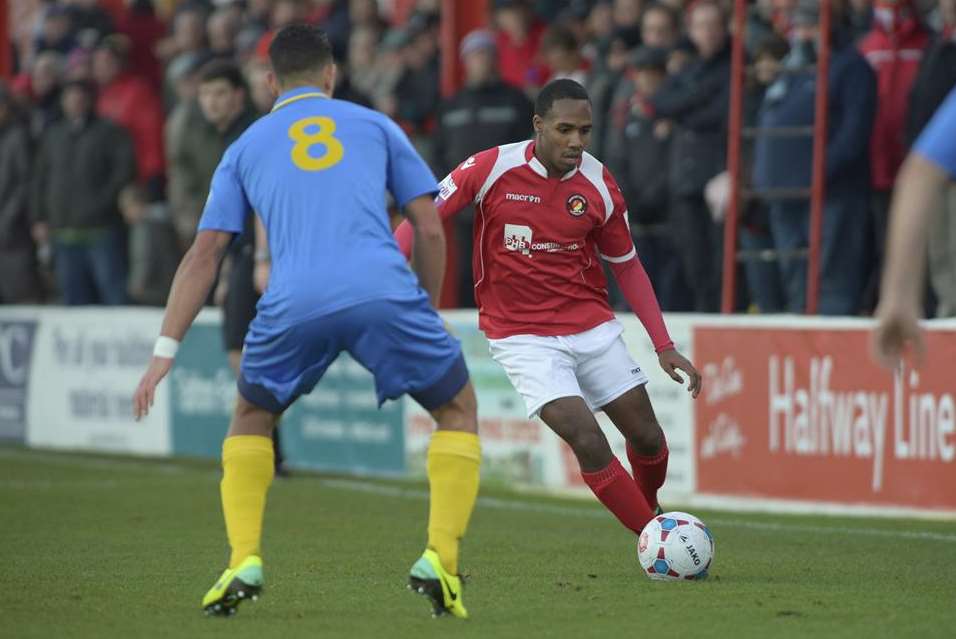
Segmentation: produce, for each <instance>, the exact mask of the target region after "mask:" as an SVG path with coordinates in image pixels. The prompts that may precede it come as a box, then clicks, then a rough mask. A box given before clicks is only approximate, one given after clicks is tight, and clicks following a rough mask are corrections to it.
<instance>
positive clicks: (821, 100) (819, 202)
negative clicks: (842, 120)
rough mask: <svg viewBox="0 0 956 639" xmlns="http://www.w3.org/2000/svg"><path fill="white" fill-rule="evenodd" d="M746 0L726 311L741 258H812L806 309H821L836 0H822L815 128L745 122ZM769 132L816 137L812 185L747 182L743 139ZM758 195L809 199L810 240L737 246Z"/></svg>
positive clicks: (737, 49)
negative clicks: (800, 245)
mask: <svg viewBox="0 0 956 639" xmlns="http://www.w3.org/2000/svg"><path fill="white" fill-rule="evenodd" d="M747 6H748V3H747V1H746V0H734V18H733V27H734V30H733V32H734V38H733V44H732V46H733V50H732V59H731V77H730V83H731V84H730V112H729V113H730V117H729V122H728V131H727V138H728V139H727V171H728V174H729V176H730V202H729V206H728V208H727V217H726V220H725V224H724V255H723V260H724V263H723V290H722V295H721V312H722V313H732V312H733V311H734V300H735V299H736V293H737V263H738V262H746V261H752V260H762V261H774V260H780V259H793V258H797V259H800V258H805V259H807V262H808V263H807V301H806V307H805V308H806V313H807V314H808V315H813V314H815V313H816V312H817V301H818V298H819V290H820V289H819V284H820V277H819V274H820V232H821V227H822V224H823V204H824V200H825V197H826V143H827V106H828V105H827V98H828V93H829V85H830V83H829V70H830V46H831V43H830V31H831V24H832V7H831V0H820V34H821V37H820V47H819V52H818V56H817V64H816V78H817V79H816V84H817V94H816V104H815V107H814V109H815V112H814V122H813V126H812V127H775V128H766V127H744V125H743V118H744V81H745V78H746V72H747V68H746V67H747V62H746V59H745V51H744V32H745V30H746V24H747ZM764 136H778V137H779V136H786V137H793V136H812V137H813V175H812V182H811V186H810V188H809V189H764V190H754V189H751V188H749V187H746V186H745V185H743V184H742V183H741V182H742V178H741V174H742V159H741V156H742V153H741V150H742V146H743V142H744V139H748V140H753V139H756V138H758V137H764ZM754 199H761V200H764V201H766V200H781V199H800V200H804V199H809V200H810V245H809V246H808V247H807V248H806V249H801V250H796V251H776V250H773V249H765V250H759V251H738V249H737V233H738V230H739V226H740V213H741V210H742V205H743V204H744V203H746V202H748V201H751V200H754Z"/></svg>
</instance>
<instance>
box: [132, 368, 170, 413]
mask: <svg viewBox="0 0 956 639" xmlns="http://www.w3.org/2000/svg"><path fill="white" fill-rule="evenodd" d="M172 367H173V360H171V359H168V358H166V357H155V356H154V357H153V359H152V360H150V362H149V368H147V369H146V373H145V374H144V375H143V379H141V380H140V381H139V386H138V387H137V388H136V393H135V394H134V395H133V416H134V417H136V421H139V420H141V419H142V418H143V417H145V416H146V415H149V409H150V407H151V406H152V405H153V400H154V399H155V398H156V387H157V386H159V382H161V381H162V379H163V378H164V377H166V374H167V373H169V369H170V368H172Z"/></svg>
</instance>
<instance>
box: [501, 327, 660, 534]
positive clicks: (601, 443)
mask: <svg viewBox="0 0 956 639" xmlns="http://www.w3.org/2000/svg"><path fill="white" fill-rule="evenodd" d="M572 341H573V340H569V339H568V338H565V337H541V336H535V335H515V336H513V337H508V338H506V339H501V340H492V341H491V355H492V357H493V358H494V359H495V361H497V362H498V363H499V364H501V366H502V368H504V370H505V373H506V374H507V375H508V379H510V380H511V383H512V385H514V387H515V390H517V391H518V393H519V394H520V395H521V396H522V398H524V401H525V405H526V406H527V408H528V416H529V417H534V416H535V415H538V414H539V413H540V415H541V419H542V420H543V421H544V423H545V424H547V425H548V427H549V428H551V430H553V431H554V432H555V433H557V435H558V436H559V437H561V439H563V440H564V441H565V442H567V444H568V446H570V447H571V450H572V451H573V452H574V455H575V457H576V458H577V460H578V464H579V465H580V467H581V476H582V477H583V479H584V481H585V483H586V484H587V485H588V486H589V487H590V488H591V491H592V492H593V493H594V494H595V496H596V497H597V498H598V499H599V500H600V501H601V503H602V504H604V505H605V506H606V507H607V508H608V510H610V511H611V512H612V513H614V515H615V516H616V517H617V518H618V519H619V520H620V521H621V522H622V523H623V524H624V525H625V526H627V527H628V528H630V529H631V530H634V531H635V532H638V533H639V532H640V531H641V529H642V528H643V526H644V524H645V523H646V522H647V521H648V520H649V519H650V517H651V514H650V509H649V508H648V506H647V503H646V500H645V499H644V497H643V495H642V494H641V492H640V490H639V489H638V488H637V485H636V484H635V483H634V480H633V479H632V478H631V476H630V475H629V474H628V472H627V471H626V470H624V467H623V466H621V463H620V462H619V461H618V460H617V458H616V457H614V455H613V454H612V452H611V447H610V446H609V445H608V443H607V439H606V438H605V437H604V433H603V432H602V431H601V428H600V427H599V426H598V423H597V421H596V420H595V419H594V414H593V413H592V411H591V408H590V406H589V405H588V404H587V403H586V402H585V400H584V392H583V391H582V388H581V386H580V384H579V383H578V376H577V374H576V372H575V369H576V367H577V359H576V357H577V356H576V354H575V353H574V350H573V348H572V346H571V343H572ZM605 341H607V340H605Z"/></svg>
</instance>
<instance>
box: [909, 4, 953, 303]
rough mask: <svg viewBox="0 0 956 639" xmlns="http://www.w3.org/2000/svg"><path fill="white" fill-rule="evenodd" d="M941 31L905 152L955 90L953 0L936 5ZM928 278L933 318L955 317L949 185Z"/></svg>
mask: <svg viewBox="0 0 956 639" xmlns="http://www.w3.org/2000/svg"><path fill="white" fill-rule="evenodd" d="M939 9H940V17H941V19H942V28H941V30H940V32H939V34H938V35H936V36H935V37H934V38H933V39H932V41H931V42H930V43H929V45H928V46H927V48H926V51H925V53H924V54H923V60H922V62H921V64H920V68H919V71H918V73H917V75H916V80H915V82H914V83H913V90H912V92H911V94H910V105H909V113H908V118H907V123H906V145H907V148H909V147H910V146H911V145H912V144H913V142H914V141H915V140H916V138H917V137H918V136H919V134H920V132H921V131H922V130H923V127H924V126H926V124H927V123H928V122H929V120H930V118H932V117H933V113H935V112H936V109H937V108H938V107H939V105H940V104H942V103H943V100H945V99H946V96H947V95H949V92H950V91H951V90H952V89H953V87H954V86H956V0H940V1H939ZM929 277H930V283H931V284H932V287H933V292H934V293H935V294H936V299H937V305H936V316H937V317H954V316H956V185H950V187H949V188H948V189H947V195H946V197H945V198H944V200H943V204H942V206H941V207H940V211H939V212H938V213H937V214H936V218H935V220H934V222H933V229H932V231H931V232H930V236H929Z"/></svg>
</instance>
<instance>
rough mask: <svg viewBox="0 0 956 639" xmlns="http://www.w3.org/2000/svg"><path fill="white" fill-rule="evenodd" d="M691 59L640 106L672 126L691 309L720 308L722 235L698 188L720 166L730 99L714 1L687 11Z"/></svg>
mask: <svg viewBox="0 0 956 639" xmlns="http://www.w3.org/2000/svg"><path fill="white" fill-rule="evenodd" d="M688 23H689V37H690V39H691V41H692V42H693V43H694V46H695V48H696V51H697V56H698V57H697V59H696V60H695V61H694V62H692V63H690V65H689V66H687V67H686V68H685V69H684V70H683V71H681V72H680V73H678V74H677V75H671V76H669V77H668V79H667V81H666V82H665V83H664V86H663V87H662V88H661V90H660V91H658V92H657V93H656V94H655V95H654V97H652V98H651V99H649V100H647V101H646V102H645V103H644V106H643V108H644V109H645V112H646V113H647V115H648V116H649V117H653V118H654V119H655V121H656V122H657V124H656V125H655V126H656V127H657V128H658V130H661V131H663V130H666V129H668V128H673V134H672V135H673V139H672V142H671V145H672V146H671V162H670V193H671V201H672V203H671V211H670V222H671V226H672V229H673V237H674V238H675V241H676V242H677V250H678V253H679V254H680V255H681V259H682V263H683V266H684V273H685V275H686V276H687V281H688V284H689V285H690V287H691V289H692V291H693V293H694V310H696V311H698V312H704V313H709V312H716V311H717V310H718V309H719V307H720V286H721V277H720V269H721V259H720V256H721V254H722V249H723V233H722V231H721V227H720V226H719V225H718V224H716V223H715V222H714V220H713V219H712V217H711V214H710V210H709V208H708V206H707V204H706V202H705V200H704V187H705V186H706V185H707V183H708V182H709V181H710V180H711V179H712V178H713V177H714V176H716V175H717V174H719V173H721V172H722V171H723V170H724V168H725V166H726V156H727V112H728V110H729V103H730V38H729V36H728V32H727V23H726V16H725V14H724V12H723V10H722V9H721V7H720V5H719V4H718V3H717V2H713V1H709V0H701V1H700V2H698V3H697V4H695V5H693V6H692V8H691V9H690V13H689V14H688Z"/></svg>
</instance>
